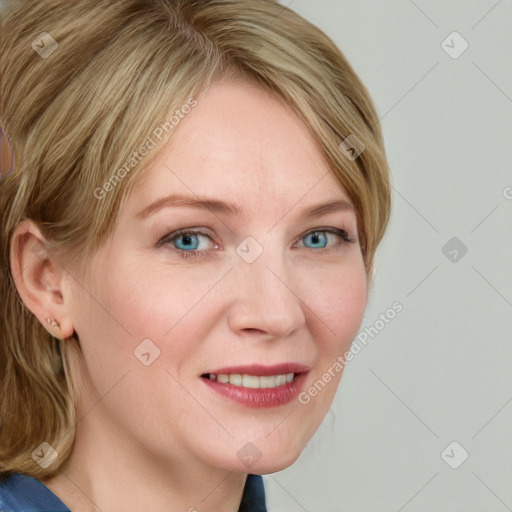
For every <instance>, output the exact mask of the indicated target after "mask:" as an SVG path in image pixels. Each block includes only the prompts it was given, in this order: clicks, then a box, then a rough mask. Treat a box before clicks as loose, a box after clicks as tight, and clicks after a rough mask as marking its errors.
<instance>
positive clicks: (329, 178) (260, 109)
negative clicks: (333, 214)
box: [129, 82, 348, 213]
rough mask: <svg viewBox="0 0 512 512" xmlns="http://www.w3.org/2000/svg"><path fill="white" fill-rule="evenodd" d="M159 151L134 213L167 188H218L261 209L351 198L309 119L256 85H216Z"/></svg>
mask: <svg viewBox="0 0 512 512" xmlns="http://www.w3.org/2000/svg"><path fill="white" fill-rule="evenodd" d="M159 151H160V152H159V154H158V156H157V157H156V158H155V160H154V161H153V162H152V164H151V166H150V168H149V169H147V170H146V171H145V173H144V178H143V179H142V180H141V182H140V184H137V185H136V186H135V188H136V191H137V192H136V193H135V194H132V195H133V197H132V200H131V201H129V203H130V210H132V213H133V211H134V210H137V212H138V211H140V210H141V209H142V208H144V207H145V206H147V205H148V203H150V202H152V201H155V200H157V199H158V198H160V197H163V196H165V195H168V194H182V195H188V196H195V195H198V196H215V197H218V198H222V199H224V200H226V201H230V202H232V203H235V204H238V205H241V206H242V208H243V209H244V211H245V210H247V211H251V210H252V211H256V212H257V211H258V208H259V207H261V206H263V205H264V207H265V211H268V210H269V209H270V210H274V209H275V211H276V212H278V211H280V210H282V208H283V207H286V208H289V207H290V205H291V204H293V203H296V202H297V201H300V202H301V203H302V204H303V205H305V206H306V205H308V204H314V203H317V202H318V201H323V200H330V199H333V198H338V199H340V198H341V199H346V200H348V197H347V195H346V194H345V192H344V191H343V189H342V187H341V185H340V184H339V182H338V181H337V180H336V179H335V178H334V176H333V175H332V173H331V170H330V169H329V166H328V163H327V161H326V160H325V158H324V156H323V153H322V151H321V149H320V146H319V144H318V142H317V141H316V140H315V138H314V137H313V136H312V134H311V133H310V132H309V130H308V128H307V127H306V125H305V124H304V123H303V122H302V121H301V120H300V119H299V118H298V117H297V116H296V114H295V113H294V112H293V111H292V110H291V108H290V107H288V106H287V105H284V104H283V103H282V102H281V101H280V100H279V99H277V98H276V97H274V96H272V95H270V94H269V93H267V92H265V91H263V90H261V89H259V88H256V87H255V86H253V85H248V84H245V83H238V82H226V83H222V84H215V85H213V86H212V87H211V88H210V89H209V90H208V91H207V92H206V93H204V94H203V95H202V96H200V97H199V98H198V104H197V106H196V107H195V108H194V109H193V110H192V111H191V112H190V114H188V115H187V116H186V117H185V118H184V119H183V120H182V121H181V122H180V124H179V125H178V126H177V127H176V128H175V132H174V133H173V135H172V137H171V139H170V140H169V141H168V142H167V143H166V144H165V145H164V146H163V147H161V148H159Z"/></svg>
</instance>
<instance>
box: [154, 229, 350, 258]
mask: <svg viewBox="0 0 512 512" xmlns="http://www.w3.org/2000/svg"><path fill="white" fill-rule="evenodd" d="M313 233H331V234H333V235H336V236H338V237H339V238H341V239H342V240H343V242H340V243H339V244H338V246H339V245H341V246H344V245H345V243H349V244H351V243H354V240H352V239H351V238H350V237H349V235H348V233H347V232H346V231H345V230H344V229H339V228H316V229H314V230H311V231H308V232H307V233H304V235H302V237H301V239H302V238H305V237H306V236H308V235H311V234H313ZM183 235H203V236H206V237H208V238H210V239H211V235H210V233H208V232H206V231H203V230H201V229H199V228H185V229H179V230H178V231H173V232H172V233H169V234H167V235H165V236H164V237H163V238H162V239H160V240H159V242H158V243H157V247H161V246H162V245H167V244H169V245H171V244H172V243H173V242H174V241H175V240H176V239H177V238H179V237H180V236H183ZM306 249H308V247H306ZM310 249H311V250H312V251H315V252H319V253H320V254H325V253H329V252H331V251H332V249H333V248H330V249H326V248H321V249H314V248H310ZM172 250H173V251H175V252H176V253H177V254H178V255H179V256H180V257H181V258H183V259H191V258H201V257H205V256H206V255H207V253H209V252H210V250H205V251H198V250H197V249H196V250H193V251H184V250H183V249H177V248H176V247H172Z"/></svg>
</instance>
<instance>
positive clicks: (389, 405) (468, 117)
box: [0, 0, 512, 512]
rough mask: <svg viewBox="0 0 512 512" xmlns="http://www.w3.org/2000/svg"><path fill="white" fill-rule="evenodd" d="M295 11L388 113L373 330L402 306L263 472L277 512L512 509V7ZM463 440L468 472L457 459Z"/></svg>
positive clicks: (381, 5) (313, 5) (355, 6)
mask: <svg viewBox="0 0 512 512" xmlns="http://www.w3.org/2000/svg"><path fill="white" fill-rule="evenodd" d="M282 3H283V5H289V6H290V7H291V8H293V9H294V10H296V11H297V12H299V13H300V14H302V15H303V16H305V17H306V18H307V19H309V20H311V21H312V22H313V23H315V24H316V25H318V26H319V27H320V28H322V29H323V30H324V31H325V32H326V33H327V34H328V35H329V36H330V37H331V38H332V39H333V40H334V41H335V42H336V44H338V46H339V47H340V49H341V50H342V51H343V53H344V54H345V55H346V57H347V58H348V59H349V61H350V62H351V64H352V65H353V67H354V69H355V70H356V72H357V73H358V74H359V76H360V77H361V79H362V80H363V82H364V83H365V85H366V86H367V87H368V89H369V91H370V93H371V95H372V97H373V99H374V101H375V104H376V106H377V110H378V112H379V116H380V118H381V119H382V127H383V131H384V136H385V141H386V149H387V152H388V159H389V162H390V165H391V169H392V173H393V187H394V192H393V195H394V197H393V203H394V204H393V214H392V218H391V223H390V227H389V231H388V233H387V235H386V238H385V239H384V241H383V243H382V245H381V247H380V249H379V251H378V256H377V268H376V270H377V275H376V284H375V289H374V292H373V294H372V296H371V297H370V301H369V304H368V308H367V311H366V314H365V318H364V320H363V324H362V328H361V331H363V330H364V329H365V328H366V327H369V326H372V325H373V324H374V323H375V321H376V320H377V319H378V318H379V315H380V314H381V313H385V312H386V310H387V309H388V308H389V307H390V306H391V305H392V304H393V303H394V302H395V301H399V302H400V303H401V304H402V305H403V311H402V312H400V313H399V314H398V315H397V316H396V318H395V319H394V320H392V321H391V322H390V323H389V324H387V325H386V326H385V328H384V329H382V330H381V331H380V332H379V334H378V335H377V336H375V337H374V338H373V339H371V338H370V340H369V343H368V345H367V346H366V347H364V348H363V350H361V352H359V353H358V354H357V356H356V357H355V358H354V359H353V360H352V362H350V363H349V365H348V366H347V368H346V370H345V373H344V376H343V379H342V381H341V385H340V389H339V391H338V395H337V397H336V400H335V402H334V404H333V407H332V409H331V411H330V413H329V414H328V416H327V418H326V420H325V422H324V424H323V425H322V427H321V428H320V430H319V431H318V433H317V435H315V437H314V438H313V439H312V441H311V443H310V444H309V445H308V447H307V448H306V450H305V451H304V453H303V454H302V456H301V457H300V458H299V460H298V461H297V462H296V463H295V464H294V465H293V466H291V467H290V468H288V469H286V470H284V471H281V472H279V473H275V474H273V475H266V476H265V477H264V479H265V486H266V490H267V500H268V507H269V511H270V512H300V511H308V512H388V511H389V512H401V511H404V512H506V511H507V510H508V511H512V372H511V366H512V364H511V363H512V241H511V234H512V200H507V199H506V197H505V194H504V191H506V190H508V191H509V193H508V194H507V195H508V197H511V196H512V151H511V146H512V137H511V135H512V58H511V57H512V29H511V28H510V27H512V2H511V1H510V0H501V1H497V0H491V1H446V0H445V1H420V0H415V1H414V2H413V1H412V0H392V1H391V0H387V1H384V0H373V1H369V0H364V1H361V0H359V1H355V0H350V1H348V0H294V1H292V2H290V1H289V0H283V1H282ZM0 7H1V2H0ZM453 31H457V32H459V33H460V34H461V36H462V37H463V38H464V39H465V40H466V41H467V42H468V44H469V47H468V49H467V50H466V51H465V52H464V53H463V54H462V55H460V56H459V57H458V58H457V59H453V58H451V57H450V56H449V55H448V54H447V53H446V52H445V51H444V50H443V49H442V47H441V43H442V41H443V40H445V39H446V38H447V36H448V35H449V34H451V33H452V32H453ZM448 44H451V45H453V46H454V50H456V49H457V47H458V46H457V45H458V43H457V42H453V43H451V42H450V39H449V40H448ZM459 47H460V46H459ZM507 187H511V188H507ZM452 237H457V238H458V239H459V240H460V242H461V243H463V244H464V245H465V246H466V247H467V249H468V252H467V254H465V255H464V256H462V257H461V254H462V253H461V252H460V251H459V253H458V256H459V259H458V261H457V262H452V261H450V259H448V258H447V257H446V256H445V255H444V254H443V252H442V248H443V246H444V245H445V244H446V243H447V242H448V240H450V239H451V238H452ZM453 441H456V442H458V443H459V445H460V446H461V447H463V449H464V450H466V451H467V452H468V453H469V457H468V459H467V460H466V461H465V462H464V463H463V464H462V465H460V466H459V467H458V469H452V468H451V467H450V466H449V465H448V464H447V463H446V462H445V460H443V458H442V457H441V453H442V452H443V451H444V449H445V448H446V447H447V446H448V445H449V444H450V443H452V442H453ZM448 453H449V455H450V456H451V462H452V463H454V462H457V459H458V457H460V448H456V450H454V451H450V450H449V451H448Z"/></svg>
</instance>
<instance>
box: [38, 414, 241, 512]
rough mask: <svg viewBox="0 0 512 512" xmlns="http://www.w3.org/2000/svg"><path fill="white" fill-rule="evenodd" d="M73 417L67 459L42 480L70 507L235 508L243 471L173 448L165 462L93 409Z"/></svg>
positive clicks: (117, 511)
mask: <svg viewBox="0 0 512 512" xmlns="http://www.w3.org/2000/svg"><path fill="white" fill-rule="evenodd" d="M98 409H101V405H99V406H98ZM79 417H82V418H83V419H82V420H81V421H79V422H78V424H77V427H76V432H75V444H74V448H73V452H72V454H71V456H70V459H69V461H68V462H67V464H66V466H65V467H64V469H63V470H62V471H61V472H60V473H59V474H58V475H57V476H55V477H53V478H51V479H49V480H47V481H45V482H44V483H45V485H46V486H47V487H48V488H49V489H50V490H51V491H52V492H53V493H54V494H55V495H56V496H57V497H58V498H59V499H61V501H62V502H63V503H64V504H65V505H66V506H67V507H68V508H69V509H70V510H83V511H87V512H89V511H94V512H101V511H105V510H108V511H109V512H124V511H126V510H152V511H154V512H159V511H162V512H164V511H165V512H167V511H168V510H170V509H171V510H183V511H189V512H194V511H199V510H200V511H201V512H236V511H237V510H238V507H239V505H240V501H241V499H242V493H243V488H244V485H245V481H246V478H247V475H246V474H243V473H238V472H232V471H228V470H225V469H220V468H215V467H212V466H210V465H208V464H205V463H204V462H203V461H199V460H197V459H195V458H193V457H191V456H190V454H188V456H187V454H184V453H180V451H179V449H178V450H177V452H176V456H175V457H173V461H172V462H170V461H169V457H168V456H167V458H164V457H163V456H162V455H160V454H159V453H155V452H152V451H148V449H146V448H145V447H143V446H141V445H140V444H138V443H137V441H135V440H134V439H133V438H132V437H130V436H129V435H127V433H126V432H123V431H121V430H120V428H119V426H117V425H116V424H115V423H113V422H109V421H108V420H107V419H106V417H105V415H104V414H101V413H100V411H99V410H96V411H94V412H93V413H92V414H86V415H85V416H83V415H80V416H79Z"/></svg>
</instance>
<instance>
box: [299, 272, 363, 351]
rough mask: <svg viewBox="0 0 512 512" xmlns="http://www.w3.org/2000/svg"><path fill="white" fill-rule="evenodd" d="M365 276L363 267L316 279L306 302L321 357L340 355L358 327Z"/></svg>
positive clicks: (359, 324) (360, 319)
mask: <svg viewBox="0 0 512 512" xmlns="http://www.w3.org/2000/svg"><path fill="white" fill-rule="evenodd" d="M367 285H368V282H367V277H366V271H365V269H364V266H363V265H352V266H350V267H347V268H346V269H342V270H341V271H338V272H329V273H328V274H327V273H326V274H325V275H324V276H322V277H320V278H319V279H317V280H316V284H315V289H314V291H312V292H311V293H310V294H309V300H308V301H306V302H307V304H308V306H310V308H311V309H312V311H313V312H314V313H315V315H316V317H317V321H316V325H317V329H319V330H318V331H317V332H316V333H315V334H316V335H315V339H316V340H318V343H319V344H321V345H322V346H321V347H320V348H321V350H322V355H323V354H328V355H329V356H330V357H332V355H333V354H334V353H336V355H339V354H340V353H342V352H344V351H345V350H346V349H347V348H348V347H349V346H350V343H351V342H352V340H353V339H354V337H355V336H356V335H357V332H358V331H359V329H360V327H361V322H362V319H363V315H364V311H365V308H366V301H367Z"/></svg>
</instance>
